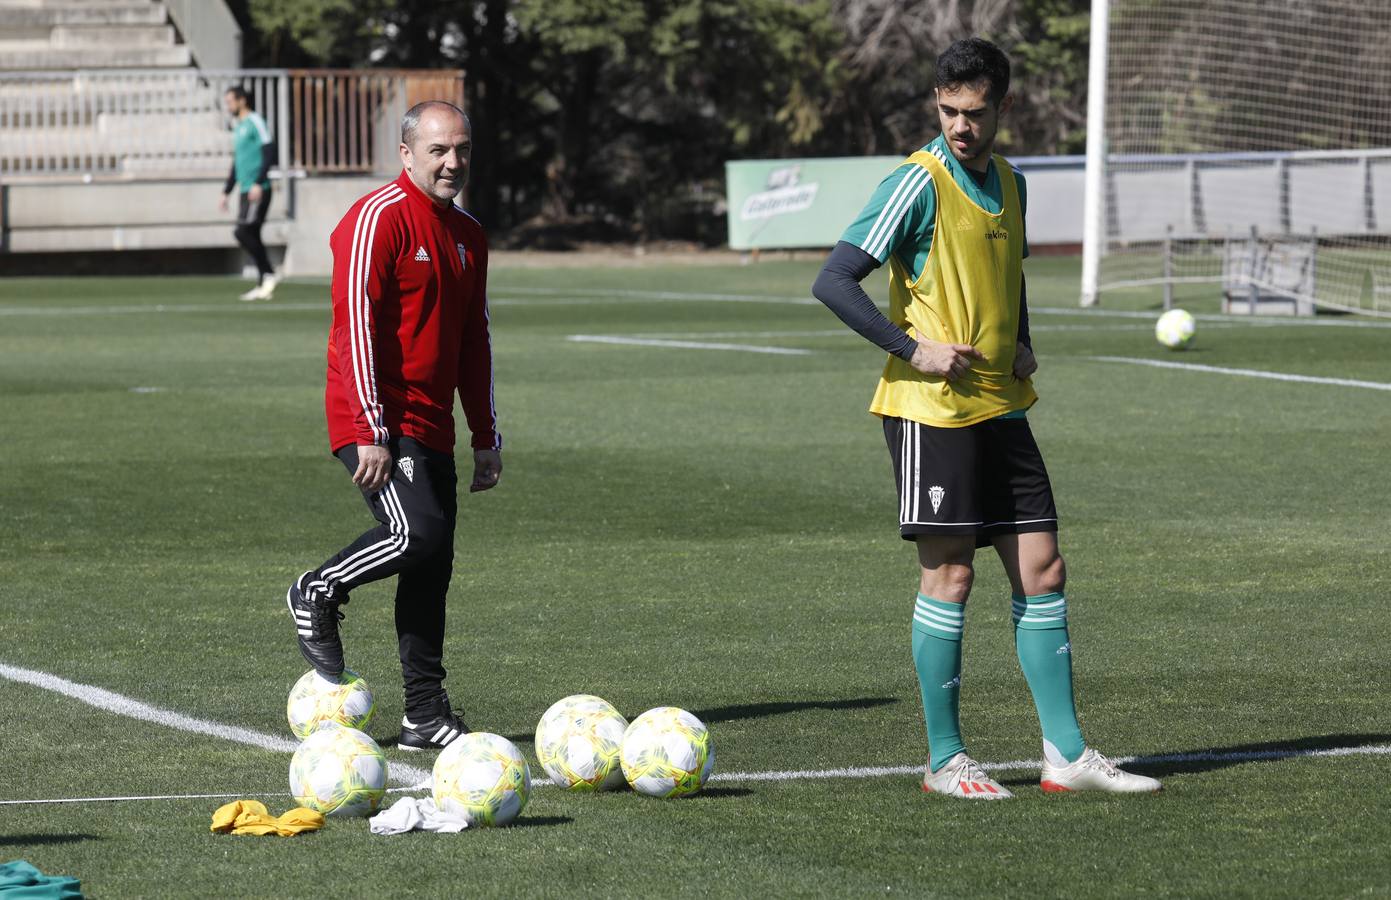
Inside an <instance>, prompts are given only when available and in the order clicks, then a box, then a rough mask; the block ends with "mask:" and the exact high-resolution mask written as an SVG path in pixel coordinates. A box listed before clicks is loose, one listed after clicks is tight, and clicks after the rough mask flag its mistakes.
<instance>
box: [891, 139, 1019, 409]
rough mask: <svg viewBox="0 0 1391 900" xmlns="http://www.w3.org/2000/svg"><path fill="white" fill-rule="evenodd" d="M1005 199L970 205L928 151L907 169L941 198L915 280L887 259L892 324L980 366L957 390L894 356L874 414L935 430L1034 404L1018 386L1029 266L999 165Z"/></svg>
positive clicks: (1015, 205)
mask: <svg viewBox="0 0 1391 900" xmlns="http://www.w3.org/2000/svg"><path fill="white" fill-rule="evenodd" d="M994 160H995V168H996V171H997V173H998V174H999V179H1000V190H1001V195H1002V199H1003V201H1004V202H1003V204H1002V209H1001V210H1000V212H999V213H989V212H986V211H985V210H984V209H982V208H981V207H980V206H978V205H977V204H976V203H974V202H973V201H972V200H971V199H970V198H969V197H967V196H966V193H965V192H964V191H962V189H961V186H960V185H958V184H957V183H956V179H955V178H953V177H952V174H951V171H950V170H949V169H948V168H947V167H946V165H944V164H943V163H942V161H941V160H939V159H937V157H935V156H933V155H932V154H931V153H930V152H928V151H926V150H919V151H918V152H917V153H914V154H913V155H912V156H910V157H908V160H907V161H908V162H910V163H915V164H917V165H920V166H922V167H923V168H925V169H927V170H928V172H929V173H930V174H931V176H932V183H933V185H934V186H935V187H936V191H937V218H936V221H935V222H934V225H933V231H932V250H931V252H930V253H929V254H928V258H927V265H926V266H924V267H923V271H922V274H921V275H920V276H919V277H918V279H917V280H916V281H914V280H913V278H912V273H911V272H910V271H909V270H908V269H907V268H905V267H904V266H903V265H902V263H900V262H899V259H898V255H897V254H890V256H889V318H890V319H892V320H893V322H894V324H896V325H898V326H899V327H901V328H903V329H904V330H905V331H907V332H908V334H910V335H912V336H913V338H914V339H917V340H923V339H926V340H932V341H940V342H942V343H947V344H970V345H971V346H972V347H975V348H976V349H977V350H979V351H980V352H981V353H982V354H983V355H984V356H985V359H984V360H972V363H971V370H970V371H969V372H967V373H966V374H965V375H964V376H962V377H961V378H959V379H957V380H956V381H954V382H949V381H947V380H946V379H945V378H942V377H941V376H938V375H924V374H922V373H921V372H919V371H917V370H916V369H914V368H913V367H912V366H910V365H909V364H908V363H907V362H905V361H904V360H902V359H900V358H899V357H897V356H890V357H889V361H888V364H887V365H885V366H884V374H883V375H882V376H881V377H880V379H879V387H878V389H877V390H876V391H875V392H874V400H873V402H872V403H871V404H870V407H869V411H870V412H872V413H874V414H875V415H878V416H897V417H900V418H904V419H911V420H912V421H914V422H921V423H923V424H924V425H933V426H936V427H939V428H962V427H965V426H967V425H974V424H975V423H977V422H983V421H985V420H986V419H991V418H994V417H996V416H999V415H1003V414H1004V413H1007V412H1013V411H1015V410H1021V409H1028V408H1029V407H1030V406H1032V405H1033V403H1034V401H1035V400H1037V399H1038V395H1037V394H1035V393H1034V388H1033V385H1032V384H1031V383H1030V382H1029V381H1028V380H1027V379H1025V380H1023V381H1021V380H1019V379H1017V378H1015V377H1014V373H1013V369H1014V357H1015V352H1016V350H1017V341H1018V335H1019V288H1020V282H1021V278H1022V275H1021V273H1022V271H1023V268H1022V266H1023V260H1024V217H1023V214H1022V211H1021V210H1020V204H1019V189H1018V186H1017V185H1016V184H1015V181H1014V173H1013V170H1012V169H1011V168H1010V165H1009V163H1008V162H1007V161H1006V160H1005V159H1004V157H1002V156H996V157H995V158H994Z"/></svg>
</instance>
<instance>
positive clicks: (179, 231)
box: [9, 221, 291, 253]
mask: <svg viewBox="0 0 1391 900" xmlns="http://www.w3.org/2000/svg"><path fill="white" fill-rule="evenodd" d="M290 228H291V224H290V223H289V222H286V221H267V222H266V224H265V226H264V227H263V228H262V230H261V240H262V241H264V242H265V244H266V245H267V246H271V247H283V246H284V245H286V244H288V243H289V240H290ZM236 246H237V241H236V238H235V237H233V236H232V223H231V221H228V222H227V223H225V224H217V225H207V224H199V225H184V224H175V225H137V226H110V225H104V226H89V227H85V228H73V227H66V226H65V227H62V228H14V229H12V230H11V231H10V233H9V250H10V252H11V253H91V252H96V251H101V250H164V249H170V250H173V249H190V248H198V247H236Z"/></svg>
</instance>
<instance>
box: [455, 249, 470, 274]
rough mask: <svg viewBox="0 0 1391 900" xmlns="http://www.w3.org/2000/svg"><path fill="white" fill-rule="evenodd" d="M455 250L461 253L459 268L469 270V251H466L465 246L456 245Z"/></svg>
mask: <svg viewBox="0 0 1391 900" xmlns="http://www.w3.org/2000/svg"><path fill="white" fill-rule="evenodd" d="M454 249H455V250H458V251H459V268H461V269H467V268H468V257H467V255H466V254H467V253H468V251H467V250H465V249H464V245H463V244H455V245H454Z"/></svg>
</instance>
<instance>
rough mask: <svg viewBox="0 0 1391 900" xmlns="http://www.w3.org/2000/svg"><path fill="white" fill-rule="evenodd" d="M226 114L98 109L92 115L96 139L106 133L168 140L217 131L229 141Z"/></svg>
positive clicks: (104, 137) (210, 133) (108, 134)
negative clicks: (145, 112) (132, 112)
mask: <svg viewBox="0 0 1391 900" xmlns="http://www.w3.org/2000/svg"><path fill="white" fill-rule="evenodd" d="M226 123H227V117H226V116H225V115H223V114H222V113H218V112H176V113H147V114H144V115H135V114H130V113H99V114H98V115H97V117H96V123H95V124H96V132H97V134H98V135H99V137H98V140H105V139H106V138H107V137H108V136H121V135H132V134H134V135H142V136H150V137H154V138H161V139H167V140H170V141H171V142H172V141H177V140H182V139H183V137H184V136H186V135H197V136H203V135H220V136H222V140H226V141H230V140H231V137H230V129H228V127H227V124H226Z"/></svg>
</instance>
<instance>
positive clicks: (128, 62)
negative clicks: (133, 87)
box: [0, 44, 193, 72]
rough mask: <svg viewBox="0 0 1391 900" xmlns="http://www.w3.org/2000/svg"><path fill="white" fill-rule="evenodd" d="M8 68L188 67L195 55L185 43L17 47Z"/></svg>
mask: <svg viewBox="0 0 1391 900" xmlns="http://www.w3.org/2000/svg"><path fill="white" fill-rule="evenodd" d="M0 62H3V65H4V67H5V69H7V70H9V71H12V72H34V71H46V70H51V69H158V68H164V67H179V66H188V65H189V64H191V63H192V62H193V54H192V53H191V52H190V51H189V48H188V47H187V46H185V45H182V44H180V45H177V46H173V47H135V48H125V47H104V48H98V47H91V48H87V49H82V50H77V49H72V48H62V49H54V48H46V49H37V48H35V49H30V50H16V51H13V52H8V53H6V54H5V55H4V57H3V58H0Z"/></svg>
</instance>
